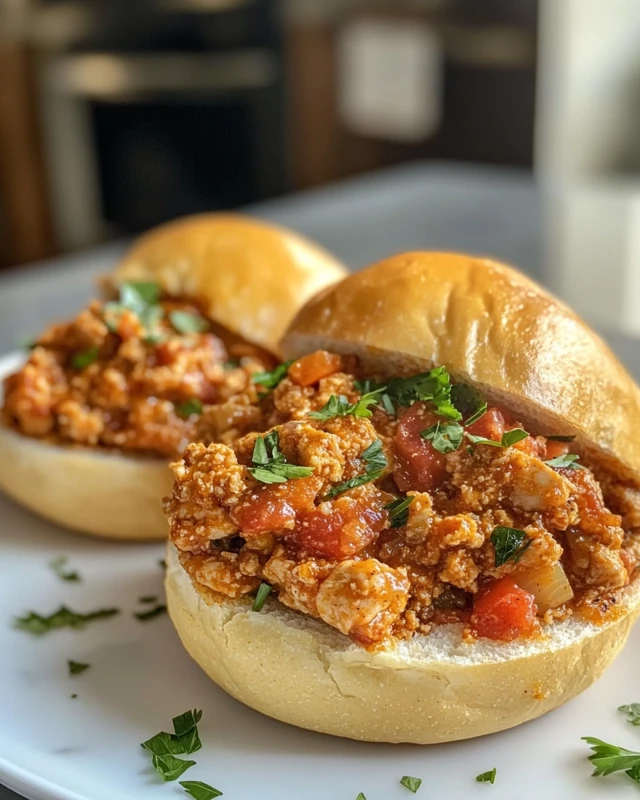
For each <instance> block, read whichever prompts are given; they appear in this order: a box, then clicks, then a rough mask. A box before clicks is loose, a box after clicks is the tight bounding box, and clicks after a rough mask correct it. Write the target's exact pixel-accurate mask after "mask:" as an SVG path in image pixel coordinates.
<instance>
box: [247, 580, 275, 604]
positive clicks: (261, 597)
mask: <svg viewBox="0 0 640 800" xmlns="http://www.w3.org/2000/svg"><path fill="white" fill-rule="evenodd" d="M270 594H271V586H269V584H268V583H261V584H260V586H259V587H258V591H257V592H256V596H255V598H254V600H253V605H252V606H251V608H252V609H253V611H261V610H262V606H263V605H264V604H265V600H266V599H267V597H269V595H270Z"/></svg>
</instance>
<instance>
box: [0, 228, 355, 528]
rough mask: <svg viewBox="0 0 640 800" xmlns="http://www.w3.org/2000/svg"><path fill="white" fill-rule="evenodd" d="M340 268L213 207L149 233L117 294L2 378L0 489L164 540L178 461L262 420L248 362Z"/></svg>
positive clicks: (48, 509) (79, 522)
mask: <svg viewBox="0 0 640 800" xmlns="http://www.w3.org/2000/svg"><path fill="white" fill-rule="evenodd" d="M343 275H344V269H343V267H342V265H341V264H339V263H338V262H337V261H336V260H335V259H334V258H333V257H332V256H330V255H329V254H328V253H327V252H325V251H324V250H322V249H321V248H319V247H317V246H316V245H315V244H313V243H312V242H310V241H308V240H306V239H305V238H303V237H302V236H299V235H297V234H295V233H293V232H292V231H289V230H287V229H284V228H280V227H277V226H274V225H270V224H267V223H264V222H260V221H258V220H254V219H251V218H249V217H242V216H239V215H234V214H207V215H201V216H195V217H188V218H185V219H181V220H177V221H175V222H171V223H168V224H166V225H163V226H161V227H159V228H157V229H155V230H153V231H151V232H149V233H148V234H146V235H144V236H142V237H141V238H140V239H139V240H138V241H137V242H136V243H134V246H133V247H132V249H131V250H130V251H129V253H127V255H126V256H125V258H124V260H123V262H122V263H121V264H120V265H119V266H118V267H117V269H116V270H115V271H114V273H113V274H112V275H110V276H108V277H107V278H106V279H105V281H104V284H105V290H106V295H107V297H106V299H105V300H102V301H98V300H96V301H94V302H93V303H91V304H90V306H89V307H88V308H87V309H85V310H83V311H82V312H80V314H79V315H78V316H77V317H76V318H75V319H73V320H71V321H69V322H64V323H62V324H59V325H54V326H52V327H51V328H49V329H48V330H47V331H45V332H44V333H43V334H41V335H40V336H39V337H38V339H37V341H36V342H35V344H34V345H33V347H32V350H31V353H30V355H29V357H28V359H27V361H26V363H25V364H24V365H22V366H20V367H19V368H18V369H16V370H15V371H14V372H13V373H12V374H10V375H9V376H8V377H6V379H5V382H4V401H3V404H2V408H1V410H0V490H3V491H5V492H6V493H7V494H8V495H9V496H10V497H13V498H14V499H15V500H17V501H18V502H20V503H22V504H23V505H25V506H26V507H28V508H30V509H31V510H33V511H35V512H36V513H38V514H40V515H41V516H43V517H46V518H47V519H49V520H51V521H53V522H56V523H59V524H60V525H63V526H65V527H68V528H72V529H74V530H77V531H80V532H83V533H89V534H95V535H100V536H108V537H113V538H125V539H148V538H156V539H157V538H163V537H164V536H165V535H166V521H165V519H164V517H163V515H162V510H161V499H162V497H163V495H165V494H166V493H167V492H168V491H170V488H171V473H170V471H169V469H168V466H167V465H168V462H169V461H170V460H171V459H173V458H175V457H176V456H178V455H179V453H180V452H181V451H182V449H183V448H184V447H185V445H186V444H188V443H189V442H190V441H204V442H210V441H231V440H232V439H233V438H234V437H235V436H237V435H240V434H241V433H243V432H245V431H246V430H250V429H252V427H253V424H254V421H255V409H254V406H253V404H254V403H255V401H256V399H257V392H258V391H259V390H260V387H259V386H257V385H256V384H255V383H254V381H253V378H252V376H253V375H254V374H257V373H260V372H263V371H269V370H270V369H271V368H272V367H273V366H274V365H275V364H276V363H277V356H276V353H277V350H278V341H279V339H280V337H281V335H282V333H283V332H284V330H285V328H286V326H287V324H288V323H289V321H290V320H291V318H292V317H293V315H294V314H295V312H296V311H297V309H298V308H299V306H300V305H301V304H302V303H303V302H304V301H305V300H306V299H307V298H309V297H310V296H311V295H312V294H314V293H315V292H317V291H318V290H319V289H321V288H323V287H324V286H327V285H328V284H330V283H332V282H334V281H336V280H338V279H339V278H341V277H342V276H343Z"/></svg>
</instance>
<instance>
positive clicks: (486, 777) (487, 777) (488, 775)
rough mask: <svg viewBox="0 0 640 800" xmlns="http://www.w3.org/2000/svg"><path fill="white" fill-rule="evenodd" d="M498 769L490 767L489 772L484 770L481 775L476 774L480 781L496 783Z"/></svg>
mask: <svg viewBox="0 0 640 800" xmlns="http://www.w3.org/2000/svg"><path fill="white" fill-rule="evenodd" d="M497 771H498V770H497V769H496V768H495V767H494V768H493V769H490V770H489V771H488V772H482V773H480V775H477V776H476V780H477V781H478V783H495V782H496V773H497Z"/></svg>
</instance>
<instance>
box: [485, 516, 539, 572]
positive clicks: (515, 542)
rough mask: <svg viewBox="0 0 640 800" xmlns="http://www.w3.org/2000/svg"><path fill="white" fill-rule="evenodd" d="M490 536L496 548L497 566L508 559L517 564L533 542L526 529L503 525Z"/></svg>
mask: <svg viewBox="0 0 640 800" xmlns="http://www.w3.org/2000/svg"><path fill="white" fill-rule="evenodd" d="M490 538H491V543H492V544H493V547H494V550H495V557H496V561H495V564H496V567H501V566H502V565H503V564H506V563H507V561H513V562H514V564H517V563H518V561H520V559H521V558H522V556H523V555H524V554H525V552H526V550H527V548H528V547H529V546H530V545H531V543H532V542H533V539H531V538H530V537H529V536H527V534H526V533H525V532H524V531H520V530H518V529H517V528H507V527H505V526H503V525H498V526H497V527H496V528H494V529H493V532H492V534H491V537H490Z"/></svg>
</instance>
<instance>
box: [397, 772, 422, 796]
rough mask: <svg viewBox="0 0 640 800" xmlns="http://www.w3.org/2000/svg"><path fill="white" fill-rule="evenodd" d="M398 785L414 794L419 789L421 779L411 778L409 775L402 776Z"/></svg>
mask: <svg viewBox="0 0 640 800" xmlns="http://www.w3.org/2000/svg"><path fill="white" fill-rule="evenodd" d="M400 783H401V784H402V785H403V786H404V787H405V788H406V789H408V790H409V791H410V792H413V793H414V794H415V793H416V792H417V791H418V789H419V788H420V784H421V783H422V778H412V777H411V776H410V775H403V776H402V778H400Z"/></svg>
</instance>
